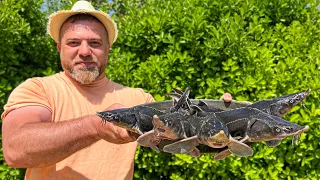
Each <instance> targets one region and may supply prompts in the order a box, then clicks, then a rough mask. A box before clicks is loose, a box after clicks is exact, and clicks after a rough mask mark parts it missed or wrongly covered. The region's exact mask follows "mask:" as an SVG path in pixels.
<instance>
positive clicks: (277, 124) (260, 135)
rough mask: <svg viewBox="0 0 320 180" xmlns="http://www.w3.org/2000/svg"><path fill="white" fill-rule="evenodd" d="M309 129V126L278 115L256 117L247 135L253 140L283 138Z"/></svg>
mask: <svg viewBox="0 0 320 180" xmlns="http://www.w3.org/2000/svg"><path fill="white" fill-rule="evenodd" d="M308 129H309V126H300V125H298V124H295V123H292V122H289V121H286V120H284V119H282V118H280V117H277V116H270V118H269V119H256V120H255V121H254V122H253V123H252V124H251V125H250V127H249V129H248V131H247V135H248V136H249V139H250V141H252V142H261V141H270V140H282V139H284V138H286V137H289V136H297V135H299V134H301V133H303V132H305V131H307V130H308Z"/></svg>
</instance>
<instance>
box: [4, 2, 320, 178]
mask: <svg viewBox="0 0 320 180" xmlns="http://www.w3.org/2000/svg"><path fill="white" fill-rule="evenodd" d="M70 2H71V1H64V0H57V1H47V4H48V5H53V6H54V7H50V9H48V10H47V11H48V12H51V11H52V10H54V9H59V8H60V7H65V6H68V7H69V6H70ZM94 2H95V3H96V4H97V5H99V6H100V8H101V9H102V10H105V11H107V10H110V13H113V17H114V19H115V21H116V22H117V23H118V27H119V38H118V40H117V42H116V43H115V44H114V45H113V46H112V49H111V53H110V58H109V66H108V69H107V72H106V73H107V76H108V77H109V78H111V79H113V80H115V81H117V82H119V83H121V84H124V85H127V86H131V87H142V88H144V89H145V90H146V91H148V92H150V93H151V94H152V95H154V97H155V98H156V100H164V99H166V97H164V94H165V93H167V92H171V91H172V88H173V87H178V88H180V89H182V90H184V89H185V88H186V87H188V86H189V87H191V97H192V98H211V99H217V98H219V97H220V96H221V95H222V94H223V93H224V92H230V93H231V94H232V95H233V97H234V98H235V99H237V100H248V101H257V100H260V99H265V98H273V97H277V96H280V95H284V94H289V93H294V92H298V91H302V90H306V89H307V88H309V87H310V88H312V89H313V90H312V91H311V94H310V95H309V97H308V98H307V100H306V105H305V106H306V108H303V107H301V106H300V105H299V106H297V107H295V108H294V109H293V110H292V112H291V113H289V114H288V115H286V116H285V117H284V119H287V120H290V121H292V122H295V123H298V124H300V125H309V126H310V127H311V129H310V130H309V131H308V132H306V133H304V134H303V135H302V136H301V141H302V142H301V143H300V144H299V145H298V146H295V147H292V146H291V142H290V140H291V138H287V139H285V140H283V141H282V143H281V144H280V145H279V146H278V147H276V148H269V147H267V146H266V145H265V144H263V143H256V144H255V145H254V151H255V154H254V156H253V157H249V158H239V157H234V156H230V157H228V158H226V159H225V160H223V161H214V160H213V155H209V154H208V155H201V157H200V158H191V157H190V156H188V155H169V154H166V153H156V152H154V151H152V150H151V149H149V148H141V147H139V148H138V151H137V154H136V161H135V174H134V178H135V179H154V177H157V178H158V179H319V178H320V177H319V176H320V175H319V174H320V170H319V168H318V166H319V162H320V161H319V160H320V150H319V146H320V144H319V142H320V141H319V138H320V126H319V120H320V118H319V115H320V102H319V87H320V78H319V72H320V60H319V57H320V53H319V51H320V49H319V47H320V46H319V45H320V44H319V43H320V28H319V25H320V23H319V21H320V19H319V11H318V10H317V6H318V4H315V1H293V0H278V1H271V0H265V1H258V0H247V1H243V0H222V1H217V0H215V1H214V0H166V1H163V0H143V1H142V0H114V1H108V3H107V2H105V3H101V1H100V0H96V1H94ZM41 3H42V2H40V1H37V0H25V1H23V2H22V1H13V0H3V1H1V2H0V4H1V7H4V8H0V22H1V23H0V28H1V29H2V33H1V34H0V39H2V40H4V42H6V43H2V45H0V52H5V53H1V54H0V59H1V61H0V67H1V71H0V75H1V77H0V97H1V98H0V104H1V105H2V106H3V105H4V103H5V102H6V100H7V97H8V95H9V93H10V92H11V90H12V88H14V87H16V86H17V85H18V84H19V83H20V82H22V81H23V80H25V79H26V78H28V77H32V76H43V75H49V74H52V73H54V72H57V71H59V69H60V68H59V60H58V59H59V57H58V54H57V51H56V50H55V47H54V44H53V41H52V40H50V39H49V37H48V36H47V35H45V25H46V18H45V16H46V14H45V12H41V11H40V10H41V9H40V6H41ZM26 9H27V10H28V12H27V11H26ZM1 112H2V111H1ZM0 171H1V172H0V178H2V179H9V178H11V179H19V178H20V179H21V178H22V176H23V170H22V171H21V170H17V169H12V168H8V167H7V166H6V164H5V162H4V160H3V155H2V153H0Z"/></svg>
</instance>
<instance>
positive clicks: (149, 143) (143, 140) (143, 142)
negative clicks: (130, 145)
mask: <svg viewBox="0 0 320 180" xmlns="http://www.w3.org/2000/svg"><path fill="white" fill-rule="evenodd" d="M160 141H161V139H159V138H158V137H157V136H155V134H154V132H153V130H152V131H149V132H146V133H144V134H142V135H140V136H139V137H138V138H137V142H138V144H139V145H140V146H145V147H151V148H152V149H153V150H155V151H157V152H159V148H158V147H157V145H158V144H159V143H160Z"/></svg>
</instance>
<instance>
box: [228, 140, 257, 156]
mask: <svg viewBox="0 0 320 180" xmlns="http://www.w3.org/2000/svg"><path fill="white" fill-rule="evenodd" d="M228 148H229V150H230V151H231V152H232V154H234V155H236V156H240V157H243V156H252V155H253V150H252V148H251V147H250V146H248V145H247V144H245V143H243V142H240V141H237V140H235V139H233V138H232V137H230V143H229V144H228Z"/></svg>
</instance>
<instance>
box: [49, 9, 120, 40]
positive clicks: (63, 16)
mask: <svg viewBox="0 0 320 180" xmlns="http://www.w3.org/2000/svg"><path fill="white" fill-rule="evenodd" d="M75 14H90V15H92V16H95V17H96V18H97V19H99V21H101V23H102V24H103V25H104V27H105V28H106V30H107V32H108V39H109V43H110V45H112V44H113V43H114V42H115V40H116V39H117V36H118V30H117V25H116V23H115V22H114V21H113V20H112V19H111V17H110V16H109V15H108V14H106V13H104V12H102V11H88V10H81V11H71V10H62V11H58V12H56V13H54V14H51V15H50V16H49V22H48V27H47V31H48V34H49V35H50V36H51V37H52V39H53V40H54V41H55V42H56V43H60V37H59V34H60V28H61V26H62V24H63V23H64V22H65V21H66V20H67V19H68V18H69V17H70V16H72V15H75Z"/></svg>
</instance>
